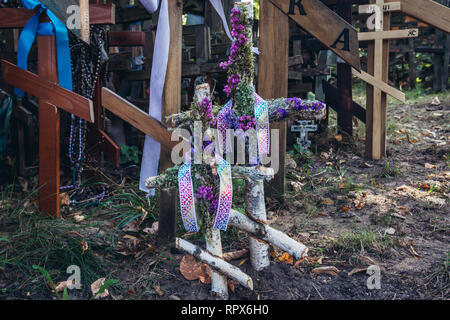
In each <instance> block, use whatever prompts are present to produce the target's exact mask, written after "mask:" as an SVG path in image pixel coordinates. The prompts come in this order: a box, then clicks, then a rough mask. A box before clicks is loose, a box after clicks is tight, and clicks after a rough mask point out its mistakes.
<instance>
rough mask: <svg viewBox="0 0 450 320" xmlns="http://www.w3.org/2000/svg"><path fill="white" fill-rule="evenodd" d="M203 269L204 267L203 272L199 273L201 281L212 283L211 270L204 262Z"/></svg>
mask: <svg viewBox="0 0 450 320" xmlns="http://www.w3.org/2000/svg"><path fill="white" fill-rule="evenodd" d="M201 269H202V273H201V274H199V276H198V278H199V279H200V282H201V283H204V284H210V283H211V272H210V270H209V267H208V265H206V264H204V263H203V264H202V267H201Z"/></svg>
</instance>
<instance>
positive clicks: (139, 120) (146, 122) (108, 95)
mask: <svg viewBox="0 0 450 320" xmlns="http://www.w3.org/2000/svg"><path fill="white" fill-rule="evenodd" d="M102 105H103V107H105V108H106V109H108V110H109V111H111V112H112V113H114V114H115V115H116V116H118V117H119V118H121V119H122V120H124V121H126V122H128V123H129V124H131V125H132V126H133V127H135V128H136V129H139V130H140V131H142V132H143V133H145V134H146V135H148V136H150V137H152V138H153V139H155V140H156V141H158V142H159V143H161V145H162V146H164V147H165V148H167V149H169V150H171V149H172V148H173V147H174V146H175V145H176V144H177V142H174V141H172V140H171V136H172V135H171V133H170V132H169V131H168V130H167V128H166V127H165V126H163V125H162V124H161V123H160V122H159V121H157V120H155V119H154V118H152V117H150V116H149V115H148V114H147V113H145V112H144V111H142V110H141V109H139V108H137V107H136V106H134V105H133V104H131V103H130V102H128V101H127V100H125V99H123V98H122V97H121V96H119V95H117V94H116V93H114V92H113V91H111V90H109V89H108V88H103V89H102Z"/></svg>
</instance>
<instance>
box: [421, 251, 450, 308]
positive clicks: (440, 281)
mask: <svg viewBox="0 0 450 320" xmlns="http://www.w3.org/2000/svg"><path fill="white" fill-rule="evenodd" d="M449 267H450V252H447V255H446V257H444V261H443V262H442V263H440V264H438V265H437V266H436V267H435V271H434V272H433V273H431V274H430V275H429V276H427V277H426V278H425V286H426V288H427V293H428V295H430V296H431V297H432V298H438V299H442V300H446V299H448V298H449V291H450V290H449V289H450V268H449Z"/></svg>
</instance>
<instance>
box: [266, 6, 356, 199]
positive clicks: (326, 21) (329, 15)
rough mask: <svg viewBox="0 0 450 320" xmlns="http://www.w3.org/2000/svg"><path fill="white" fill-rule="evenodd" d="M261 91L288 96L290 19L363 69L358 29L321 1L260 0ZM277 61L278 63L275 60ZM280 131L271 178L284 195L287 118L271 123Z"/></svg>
mask: <svg viewBox="0 0 450 320" xmlns="http://www.w3.org/2000/svg"><path fill="white" fill-rule="evenodd" d="M259 12H260V18H259V26H260V36H259V49H260V52H261V53H260V55H259V58H258V70H259V71H258V93H259V94H260V95H261V97H263V98H264V99H271V98H280V97H287V95H288V94H287V93H288V55H289V18H290V19H292V20H293V21H295V22H296V23H297V24H298V25H299V26H301V27H302V28H304V29H305V30H306V31H308V32H309V33H311V34H312V35H313V36H315V37H316V38H317V39H318V40H319V41H321V42H322V43H323V44H324V45H326V46H327V47H328V48H329V49H330V50H332V51H333V52H335V53H336V54H337V55H338V56H339V57H341V58H342V59H343V60H345V61H346V62H347V63H348V64H349V65H351V66H353V67H354V68H356V69H360V62H359V44H358V37H357V32H356V30H355V28H353V26H352V25H351V24H349V23H348V22H346V21H345V20H344V19H343V18H341V17H340V16H339V15H338V14H336V13H335V12H334V11H332V10H330V9H329V8H328V7H327V6H325V5H324V4H323V3H322V2H321V1H319V0H301V1H300V0H260V11H259ZM274 61H277V63H276V64H274V63H273V62H274ZM271 128H272V129H279V130H280V135H279V136H280V139H279V149H280V168H279V170H278V173H277V174H276V175H275V177H274V179H273V180H272V181H271V186H272V189H274V190H276V191H277V193H280V194H284V190H285V168H284V163H285V159H284V157H285V153H286V134H287V124H286V121H280V122H278V123H274V124H271Z"/></svg>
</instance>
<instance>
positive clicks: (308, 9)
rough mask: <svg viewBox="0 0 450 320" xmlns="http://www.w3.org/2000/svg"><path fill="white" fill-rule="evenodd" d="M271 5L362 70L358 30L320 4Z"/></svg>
mask: <svg viewBox="0 0 450 320" xmlns="http://www.w3.org/2000/svg"><path fill="white" fill-rule="evenodd" d="M270 1H271V2H272V3H273V4H274V5H275V6H277V7H278V8H279V9H280V10H281V11H282V12H284V14H286V15H288V16H289V18H291V19H292V20H294V21H295V22H297V23H298V24H299V25H300V26H301V27H302V28H304V29H305V30H306V31H308V32H309V33H310V34H312V35H313V36H315V37H316V38H317V39H318V40H320V41H321V42H322V43H323V44H324V45H326V46H327V47H328V48H329V49H330V50H332V51H333V52H334V53H336V54H337V55H338V56H339V57H341V58H342V59H344V60H345V61H346V62H348V63H349V64H350V65H351V66H353V67H354V68H355V69H357V70H360V69H361V67H360V62H359V44H358V35H357V32H356V29H355V28H353V26H352V25H351V24H349V23H347V22H346V21H345V20H344V19H342V18H341V17H339V15H337V14H336V13H335V12H333V11H331V10H330V9H328V7H327V6H326V5H324V4H323V3H322V2H321V1H319V0H303V1H298V0H290V1H287V0H270ZM261 27H262V26H261ZM274 61H275V60H274Z"/></svg>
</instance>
